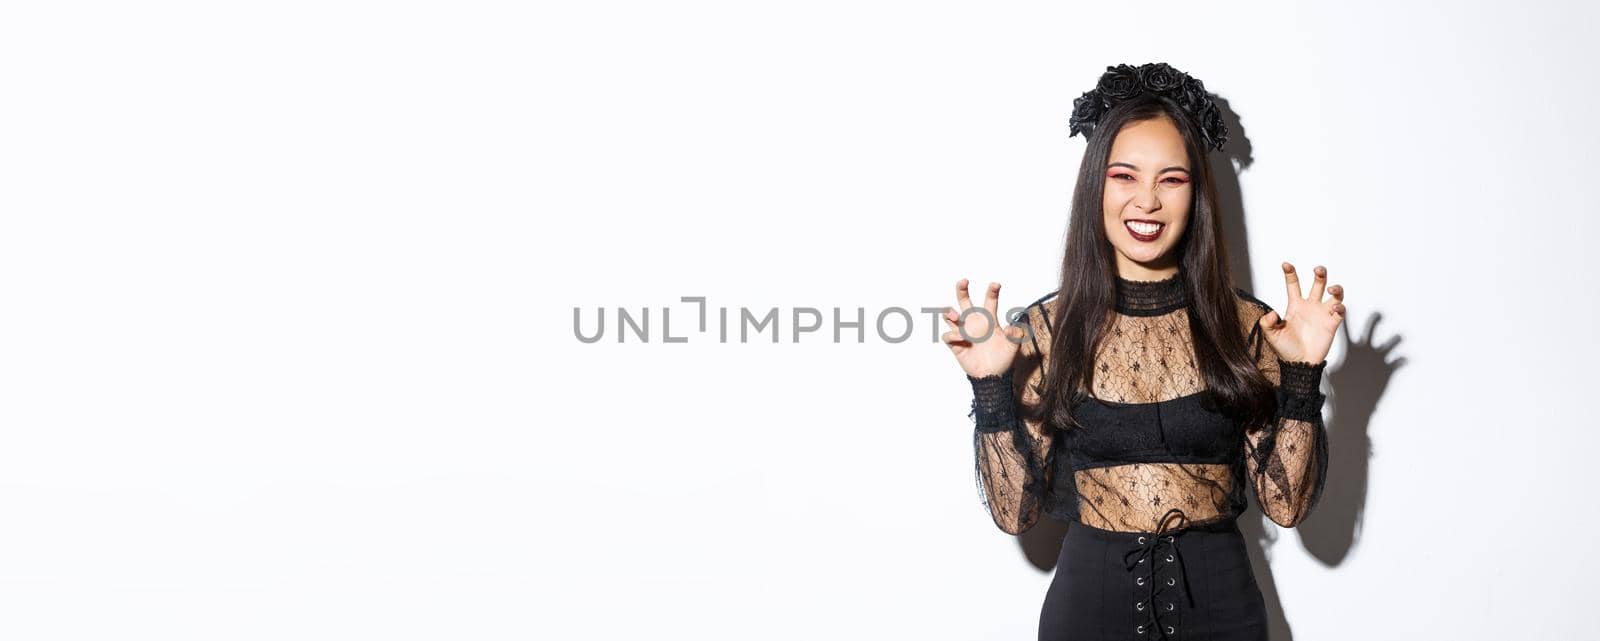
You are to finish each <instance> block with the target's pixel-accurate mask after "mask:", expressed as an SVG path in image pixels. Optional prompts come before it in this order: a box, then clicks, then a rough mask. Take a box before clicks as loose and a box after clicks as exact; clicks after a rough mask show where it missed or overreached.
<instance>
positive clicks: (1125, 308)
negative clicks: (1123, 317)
mask: <svg viewBox="0 0 1600 641" xmlns="http://www.w3.org/2000/svg"><path fill="white" fill-rule="evenodd" d="M1188 303H1189V288H1188V287H1187V286H1185V285H1184V282H1183V272H1182V271H1179V272H1178V273H1175V274H1173V275H1171V276H1168V277H1166V278H1163V279H1161V280H1128V279H1126V278H1123V277H1121V276H1118V277H1117V312H1119V313H1122V314H1127V315H1129V316H1159V315H1161V314H1165V313H1167V312H1170V311H1173V310H1175V309H1178V308H1180V307H1183V306H1185V305H1187V304H1188Z"/></svg>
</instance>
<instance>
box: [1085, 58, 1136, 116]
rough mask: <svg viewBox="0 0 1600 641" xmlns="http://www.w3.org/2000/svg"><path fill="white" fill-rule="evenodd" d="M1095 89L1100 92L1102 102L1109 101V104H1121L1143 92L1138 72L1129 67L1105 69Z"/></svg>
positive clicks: (1121, 66) (1119, 66)
mask: <svg viewBox="0 0 1600 641" xmlns="http://www.w3.org/2000/svg"><path fill="white" fill-rule="evenodd" d="M1095 89H1096V90H1098V91H1099V92H1100V97H1101V99H1102V101H1110V104H1116V103H1119V102H1122V101H1124V100H1127V99H1129V98H1132V97H1134V96H1137V95H1139V94H1140V93H1141V92H1143V91H1144V87H1143V84H1142V83H1141V81H1140V79H1139V70H1138V69H1134V68H1133V67H1132V66H1130V65H1117V66H1115V67H1106V72H1105V73H1104V74H1102V75H1101V76H1100V84H1099V86H1097V87H1095ZM1107 106H1110V105H1107Z"/></svg>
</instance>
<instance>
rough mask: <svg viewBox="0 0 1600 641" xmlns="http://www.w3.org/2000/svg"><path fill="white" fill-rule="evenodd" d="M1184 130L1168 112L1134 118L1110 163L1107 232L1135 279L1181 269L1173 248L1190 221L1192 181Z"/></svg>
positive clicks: (1120, 267) (1120, 265)
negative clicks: (1154, 116)
mask: <svg viewBox="0 0 1600 641" xmlns="http://www.w3.org/2000/svg"><path fill="white" fill-rule="evenodd" d="M1189 169H1190V167H1189V154H1188V153H1187V152H1186V151H1185V150H1184V147H1183V136H1182V135H1180V134H1179V133H1178V128H1177V126H1176V125H1174V124H1173V122H1172V120H1170V119H1168V118H1167V117H1165V116H1162V117H1158V118H1154V119H1151V120H1144V121H1140V122H1135V123H1130V124H1128V125H1127V126H1125V127H1123V128H1122V131H1121V132H1118V133H1117V138H1116V140H1115V141H1113V142H1112V144H1111V158H1110V159H1109V160H1108V161H1107V163H1106V168H1105V171H1106V175H1105V181H1106V183H1105V200H1104V211H1105V224H1106V237H1107V238H1110V239H1111V246H1112V247H1113V248H1115V250H1116V252H1115V253H1116V257H1117V272H1118V273H1119V275H1121V276H1122V277H1123V278H1128V279H1131V280H1160V279H1162V278H1166V277H1167V276H1171V275H1173V274H1175V273H1177V270H1178V257H1177V252H1176V251H1174V248H1175V247H1177V245H1178V239H1180V238H1182V237H1183V231H1184V229H1185V228H1186V227H1187V226H1188V224H1189V209H1190V203H1191V202H1192V201H1193V193H1194V189H1193V186H1192V185H1190V175H1189Z"/></svg>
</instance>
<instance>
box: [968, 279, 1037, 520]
mask: <svg viewBox="0 0 1600 641" xmlns="http://www.w3.org/2000/svg"><path fill="white" fill-rule="evenodd" d="M1038 312H1039V308H1038V307H1030V308H1028V310H1027V311H1025V312H1024V313H1023V315H1022V316H1021V318H1022V319H1023V320H1025V321H1026V322H1027V323H1028V324H1029V325H1030V326H1032V327H1033V330H1032V333H1031V334H1030V336H1029V338H1027V339H1024V340H1023V342H1022V344H1021V345H1020V347H1019V350H1018V353H1017V357H1016V359H1015V360H1014V361H1013V362H1012V366H1011V370H1010V371H1008V372H1006V373H1004V374H996V375H993V376H985V377H981V378H973V377H971V376H968V377H967V380H968V381H970V382H971V383H972V395H973V399H972V412H971V413H970V414H969V416H970V417H971V418H972V419H973V424H974V427H973V437H972V438H973V458H974V464H975V467H976V469H975V471H974V474H975V475H976V477H977V484H978V495H979V497H981V498H982V501H983V504H984V507H985V509H986V510H987V511H988V512H989V515H990V517H992V518H993V519H994V523H995V525H997V526H999V528H1000V529H1001V530H1004V531H1005V532H1007V533H1010V534H1021V533H1023V532H1024V531H1026V530H1027V529H1028V528H1031V527H1033V525H1034V524H1035V523H1037V522H1038V520H1039V514H1040V512H1041V506H1042V504H1043V502H1044V495H1045V491H1046V489H1045V488H1047V487H1049V483H1050V467H1051V461H1050V452H1051V446H1052V435H1051V434H1050V433H1049V431H1048V430H1046V429H1044V426H1043V425H1041V424H1040V422H1039V421H1036V420H1032V419H1028V418H1024V417H1023V416H1022V412H1020V411H1019V410H1020V409H1021V408H1022V407H1023V403H1025V402H1027V403H1033V402H1036V401H1037V399H1038V393H1037V391H1038V389H1039V387H1038V386H1039V385H1041V384H1042V383H1041V380H1042V372H1043V367H1042V364H1043V361H1044V359H1043V356H1044V355H1045V354H1046V353H1048V352H1047V350H1046V349H1045V348H1044V347H1043V346H1045V345H1047V344H1048V334H1047V333H1045V332H1044V330H1046V328H1045V323H1044V322H1043V321H1042V320H1041V319H1040V316H1041V314H1040V313H1038ZM999 340H1005V339H1004V338H999Z"/></svg>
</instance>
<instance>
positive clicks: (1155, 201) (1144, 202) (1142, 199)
mask: <svg viewBox="0 0 1600 641" xmlns="http://www.w3.org/2000/svg"><path fill="white" fill-rule="evenodd" d="M1133 206H1134V207H1137V208H1139V209H1141V210H1143V211H1146V212H1151V211H1155V210H1157V209H1161V199H1159V198H1156V190H1155V188H1154V187H1152V188H1150V189H1140V190H1139V191H1138V192H1136V193H1134V195H1133Z"/></svg>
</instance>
